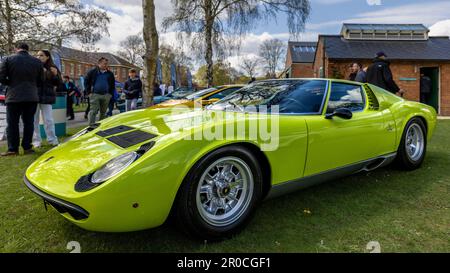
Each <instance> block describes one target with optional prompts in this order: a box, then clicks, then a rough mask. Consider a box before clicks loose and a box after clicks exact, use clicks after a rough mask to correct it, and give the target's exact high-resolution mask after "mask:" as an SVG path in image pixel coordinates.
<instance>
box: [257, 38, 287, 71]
mask: <svg viewBox="0 0 450 273" xmlns="http://www.w3.org/2000/svg"><path fill="white" fill-rule="evenodd" d="M284 54H285V44H284V43H283V42H282V41H280V40H278V39H270V40H267V41H264V42H263V43H262V44H261V45H260V46H259V55H260V56H261V58H262V59H263V60H264V63H265V65H266V69H267V76H268V77H270V78H275V77H276V76H277V73H276V72H277V69H278V68H279V67H280V63H281V60H282V59H283V56H284Z"/></svg>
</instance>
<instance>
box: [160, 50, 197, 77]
mask: <svg viewBox="0 0 450 273" xmlns="http://www.w3.org/2000/svg"><path fill="white" fill-rule="evenodd" d="M159 59H160V61H161V65H162V75H163V82H164V83H165V84H167V85H170V84H171V80H170V79H171V71H170V68H171V65H172V64H175V65H176V69H177V75H178V79H177V82H179V83H181V84H182V85H187V75H186V74H187V70H188V68H189V67H191V63H192V59H191V58H190V57H189V56H187V55H186V54H185V53H184V52H183V50H182V49H180V48H173V47H171V46H169V45H165V44H163V45H161V47H160V49H159Z"/></svg>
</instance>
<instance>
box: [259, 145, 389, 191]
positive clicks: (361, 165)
mask: <svg viewBox="0 0 450 273" xmlns="http://www.w3.org/2000/svg"><path fill="white" fill-rule="evenodd" d="M396 156H397V153H392V154H388V155H384V156H380V157H376V158H373V159H369V160H365V161H362V162H358V163H355V164H350V165H348V166H344V167H340V168H336V169H333V170H329V171H325V172H322V173H319V174H314V175H311V176H307V177H303V178H299V179H295V180H292V181H288V182H284V183H280V184H277V185H273V186H272V188H271V189H270V191H269V194H268V195H267V197H266V199H272V198H275V197H278V196H281V195H285V194H288V193H291V192H294V191H297V190H301V189H305V188H308V187H311V186H314V185H317V184H321V183H323V182H326V181H329V180H333V179H337V178H341V177H345V176H348V175H352V174H355V173H358V172H362V171H373V170H375V169H378V168H381V167H384V166H386V165H388V164H390V163H392V161H394V159H395V157H396Z"/></svg>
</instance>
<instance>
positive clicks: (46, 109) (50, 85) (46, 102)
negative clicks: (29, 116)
mask: <svg viewBox="0 0 450 273" xmlns="http://www.w3.org/2000/svg"><path fill="white" fill-rule="evenodd" d="M37 58H38V59H39V60H41V62H42V63H43V64H44V84H43V86H42V88H41V90H40V92H39V104H38V106H37V111H36V114H35V115H34V135H33V147H34V148H40V147H41V144H42V138H41V130H40V127H39V121H40V117H41V115H42V118H43V119H44V129H45V134H46V135H47V141H48V143H49V144H50V145H52V146H57V145H58V144H59V142H58V138H57V137H56V133H55V121H54V120H53V112H52V111H53V108H52V104H54V103H55V102H56V90H57V89H58V88H59V87H60V86H61V82H62V81H61V73H60V72H59V70H58V68H57V67H56V65H55V63H54V62H53V59H52V56H51V54H50V51H48V50H40V51H39V52H38V53H37Z"/></svg>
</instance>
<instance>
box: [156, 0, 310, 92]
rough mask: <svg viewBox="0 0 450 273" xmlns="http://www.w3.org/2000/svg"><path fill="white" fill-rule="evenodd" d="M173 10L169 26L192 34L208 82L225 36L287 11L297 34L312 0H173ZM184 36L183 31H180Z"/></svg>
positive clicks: (292, 30)
mask: <svg viewBox="0 0 450 273" xmlns="http://www.w3.org/2000/svg"><path fill="white" fill-rule="evenodd" d="M171 1H172V5H173V7H174V13H173V15H172V16H169V17H167V18H165V19H164V22H163V25H164V27H165V28H166V29H168V28H169V27H173V26H174V27H175V28H176V29H178V30H179V31H181V33H186V34H187V35H189V36H190V37H191V41H192V42H191V45H192V48H193V49H196V50H198V51H199V52H204V58H205V62H206V66H207V71H206V77H207V80H208V86H211V85H212V84H213V81H214V75H213V57H214V55H216V57H221V56H222V55H223V53H224V52H225V51H224V47H225V45H228V44H230V43H228V42H225V41H224V40H225V37H226V36H228V37H237V43H239V38H240V37H242V36H243V35H245V34H247V33H248V32H249V31H250V30H251V29H252V28H253V27H254V26H255V22H256V21H257V20H261V19H266V20H269V19H270V18H276V16H277V14H279V13H286V14H287V23H288V28H289V32H290V33H292V34H294V36H296V35H297V34H299V33H300V32H301V31H303V30H304V26H305V22H306V19H307V18H308V16H309V11H310V4H309V0H171ZM179 38H180V39H183V37H182V34H181V35H179Z"/></svg>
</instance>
